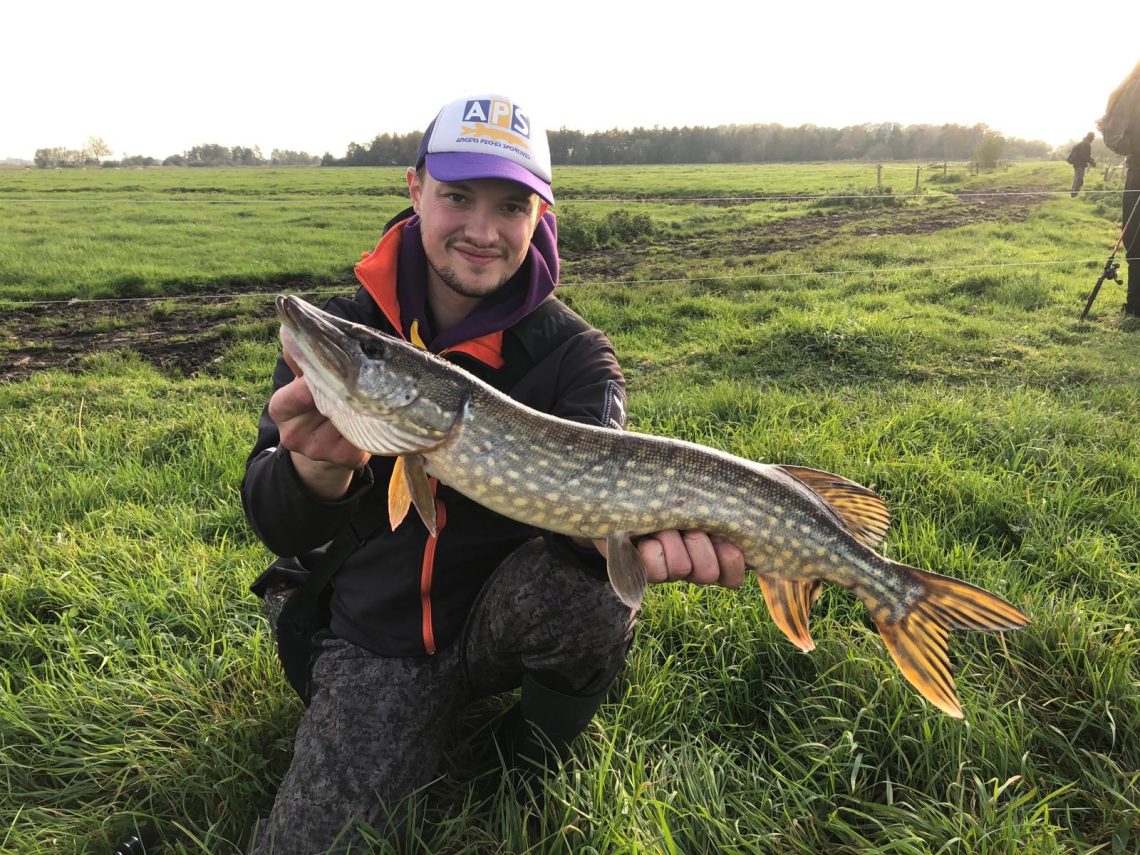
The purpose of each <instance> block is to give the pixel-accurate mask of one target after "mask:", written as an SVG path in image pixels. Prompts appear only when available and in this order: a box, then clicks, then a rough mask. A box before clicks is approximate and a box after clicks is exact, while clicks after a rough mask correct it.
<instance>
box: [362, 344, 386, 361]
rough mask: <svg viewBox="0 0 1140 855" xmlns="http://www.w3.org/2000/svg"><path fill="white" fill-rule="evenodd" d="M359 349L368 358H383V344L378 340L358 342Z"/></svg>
mask: <svg viewBox="0 0 1140 855" xmlns="http://www.w3.org/2000/svg"><path fill="white" fill-rule="evenodd" d="M360 351H361V353H363V354H364V355H365V356H367V357H368V358H369V359H383V358H384V345H383V344H382V343H381V342H378V341H363V342H361V343H360Z"/></svg>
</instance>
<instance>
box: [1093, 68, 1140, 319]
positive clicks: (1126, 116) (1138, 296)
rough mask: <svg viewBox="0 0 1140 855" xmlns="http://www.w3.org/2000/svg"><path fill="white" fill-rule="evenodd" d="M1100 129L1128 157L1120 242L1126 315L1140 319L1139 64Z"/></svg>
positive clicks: (1111, 97)
mask: <svg viewBox="0 0 1140 855" xmlns="http://www.w3.org/2000/svg"><path fill="white" fill-rule="evenodd" d="M1097 127H1099V128H1100V131H1101V134H1102V136H1103V137H1104V144H1105V145H1107V146H1108V147H1109V149H1110V150H1112V151H1114V152H1116V153H1117V154H1123V155H1124V156H1125V157H1126V158H1127V159H1126V160H1125V162H1124V168H1125V174H1124V204H1123V213H1122V217H1123V219H1122V222H1123V232H1122V241H1121V242H1122V245H1123V247H1124V253H1125V258H1126V259H1127V262H1128V294H1127V297H1126V298H1125V302H1124V314H1125V315H1126V316H1131V317H1134V318H1136V317H1140V62H1138V63H1136V66H1135V67H1134V68H1133V69H1132V71H1131V73H1129V75H1128V76H1127V77H1125V78H1124V80H1122V81H1121V82H1120V85H1119V86H1117V87H1116V89H1114V90H1113V91H1112V94H1111V95H1109V96H1108V105H1107V106H1106V108H1105V112H1104V116H1102V117H1101V118H1100V119H1099V120H1098V121H1097Z"/></svg>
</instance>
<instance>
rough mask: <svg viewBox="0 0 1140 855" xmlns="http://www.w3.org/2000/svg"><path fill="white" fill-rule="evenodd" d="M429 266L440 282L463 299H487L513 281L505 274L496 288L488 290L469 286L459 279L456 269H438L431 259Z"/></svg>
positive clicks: (477, 286)
mask: <svg viewBox="0 0 1140 855" xmlns="http://www.w3.org/2000/svg"><path fill="white" fill-rule="evenodd" d="M428 264H429V265H431V269H432V270H434V271H435V273H436V275H437V276H438V277H439V278H440V281H442V282H443V284H444V285H446V286H447V287H448V288H450V289H451V290H452V291H454V292H455V293H456V294H459V295H460V296H461V297H472V298H476V299H478V298H481V297H487V296H489V295H491V294H494V293H495V292H496V291H498V290H499V289H500V288H502V287H503V286H504V285H506V284H507V283H508V282H509V281H510V279H511V277H510V276H507V275H506V274H504V275H503V276H501V277H500V278H499V281H498V282H497V283H496V284H495V285H494V287H491V288H486V287H483V286H479V285H469V284H467V283H465V282H464V281H463V280H462V279H461V278H460V277H459V274H458V273H456V272H455V270H454V268H451V267H437V266H436V265H434V264H432V263H431V261H430V259H429V261H428Z"/></svg>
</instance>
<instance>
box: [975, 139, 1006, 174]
mask: <svg viewBox="0 0 1140 855" xmlns="http://www.w3.org/2000/svg"><path fill="white" fill-rule="evenodd" d="M1004 150H1005V137H1003V136H1002V135H1001V134H999V133H998V132H997V131H989V132H988V133H987V134H986V135H985V137H984V138H983V139H982V141H981V143H980V144H979V145H978V148H977V150H976V151H975V152H974V157H975V159H976V160H977V161H978V164H979V165H980V166H981V167H982V168H983V169H993V168H994V167H995V166H997V164H998V161H999V160H1001V155H1002V152H1003V151H1004Z"/></svg>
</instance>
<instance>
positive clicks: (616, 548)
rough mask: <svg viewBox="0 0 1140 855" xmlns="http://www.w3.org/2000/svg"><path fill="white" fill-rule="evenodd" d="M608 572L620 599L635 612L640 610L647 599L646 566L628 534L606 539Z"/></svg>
mask: <svg viewBox="0 0 1140 855" xmlns="http://www.w3.org/2000/svg"><path fill="white" fill-rule="evenodd" d="M606 570H607V572H608V573H609V577H610V585H611V586H613V589H614V593H615V594H617V595H618V599H619V600H621V601H622V602H623V603H625V604H626V605H627V606H629V607H630V608H631V609H633V610H634V611H637V610H638V609H640V608H641V601H642V600H643V599H645V584H646V576H645V565H644V564H643V563H642V561H641V553H640V552H638V551H637V547H636V546H634V545H633V540H632V539H630V536H629V535H628V534H626V533H622V534H611V535H609V536H607V537H606Z"/></svg>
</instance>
